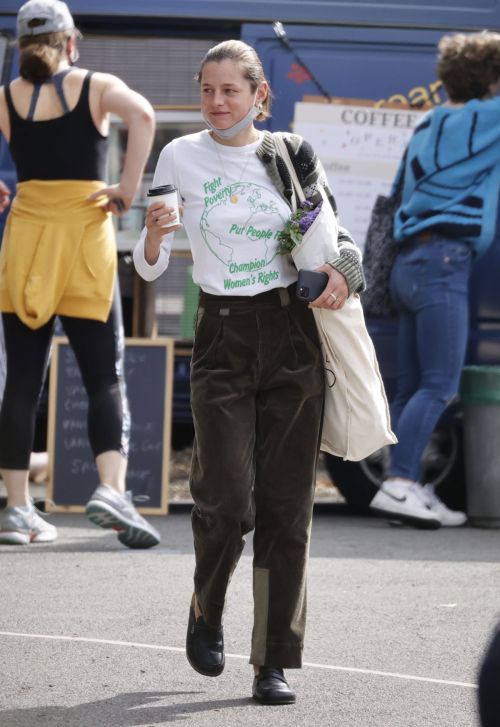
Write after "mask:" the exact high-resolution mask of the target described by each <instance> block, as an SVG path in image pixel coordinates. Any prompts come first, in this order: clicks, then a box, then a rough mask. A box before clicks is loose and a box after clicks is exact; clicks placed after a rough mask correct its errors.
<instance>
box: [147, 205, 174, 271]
mask: <svg viewBox="0 0 500 727" xmlns="http://www.w3.org/2000/svg"><path fill="white" fill-rule="evenodd" d="M182 212H183V209H182V207H179V215H181V214H182ZM174 220H175V208H174V207H167V205H166V204H165V203H164V202H153V203H152V204H151V205H150V206H149V207H148V210H147V212H146V218H145V220H144V224H145V225H146V229H147V235H146V239H145V241H144V255H145V258H146V261H147V262H148V263H149V264H150V265H154V264H155V262H156V261H157V260H158V255H159V253H160V245H161V240H162V237H163V236H164V235H168V234H169V233H170V232H175V231H176V230H180V228H181V227H182V225H180V224H177V225H173V224H172V222H173V221H174Z"/></svg>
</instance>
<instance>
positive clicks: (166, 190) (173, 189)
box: [147, 184, 177, 197]
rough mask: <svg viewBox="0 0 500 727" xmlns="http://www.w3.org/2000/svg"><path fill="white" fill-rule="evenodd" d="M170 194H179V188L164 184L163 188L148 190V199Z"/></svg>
mask: <svg viewBox="0 0 500 727" xmlns="http://www.w3.org/2000/svg"><path fill="white" fill-rule="evenodd" d="M170 192H177V187H175V186H174V185H173V184H164V185H163V186H162V187H152V188H151V189H149V190H148V195H147V196H148V197H158V196H159V195H160V194H169V193H170Z"/></svg>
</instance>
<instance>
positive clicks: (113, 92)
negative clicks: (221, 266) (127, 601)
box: [0, 0, 159, 548]
mask: <svg viewBox="0 0 500 727" xmlns="http://www.w3.org/2000/svg"><path fill="white" fill-rule="evenodd" d="M17 31H18V43H19V49H20V74H21V75H20V77H19V78H16V79H15V80H14V81H13V82H12V83H10V84H9V85H7V86H5V87H3V88H2V89H0V131H1V133H2V134H3V135H4V136H5V138H6V139H7V141H8V142H9V146H10V150H11V153H12V156H13V159H14V161H15V164H16V170H17V176H18V181H19V183H18V185H17V188H16V196H15V199H14V201H13V202H12V205H11V211H10V213H9V216H8V219H7V224H6V229H5V234H4V238H3V243H2V250H1V253H0V310H1V311H2V318H3V327H4V333H5V347H6V353H7V379H6V384H5V392H4V398H3V402H2V409H1V413H0V471H1V474H2V477H3V480H4V483H5V485H6V487H7V493H8V507H7V509H6V510H5V512H4V514H3V517H2V520H1V522H0V543H10V544H28V543H32V542H47V541H51V540H54V539H55V538H56V537H57V531H56V528H55V527H54V526H52V525H49V524H48V523H46V522H45V521H44V520H43V519H42V518H40V517H39V516H38V514H37V513H36V510H35V509H34V507H33V504H32V502H31V499H30V498H29V492H28V468H29V459H30V453H31V447H32V443H33V435H34V424H35V414H36V406H37V399H38V395H39V392H40V390H41V388H42V384H43V381H44V378H45V373H46V368H47V363H48V358H49V352H50V344H51V340H52V335H53V330H54V321H55V316H56V315H58V316H60V319H61V322H62V325H63V327H64V330H65V332H66V335H67V336H68V339H69V342H70V344H71V346H72V348H73V350H74V352H75V356H76V359H77V361H78V365H79V367H80V370H81V373H82V378H83V382H84V385H85V388H86V390H87V394H88V397H89V412H88V433H89V439H90V443H91V447H92V450H93V453H94V456H95V461H96V466H97V472H98V475H99V480H100V484H99V486H98V487H97V489H96V491H95V492H94V494H93V495H92V497H91V500H90V501H89V503H88V505H87V514H88V516H89V518H90V519H91V520H92V521H93V522H95V523H96V524H98V525H101V526H102V527H108V528H111V527H112V528H114V529H115V530H117V531H118V537H119V540H120V541H121V542H122V543H123V544H124V545H127V546H129V547H142V548H144V547H150V546H152V545H156V544H157V543H158V542H159V536H158V533H157V532H156V531H155V529H154V528H152V527H151V526H150V525H149V524H148V523H147V522H146V521H145V520H144V519H143V518H142V517H141V516H140V515H139V513H137V511H136V509H135V507H134V505H133V504H132V499H131V494H130V493H125V481H126V471H127V453H128V440H129V429H130V417H129V413H128V403H127V398H126V392H125V385H124V379H123V326H122V320H121V307H120V294H119V288H118V282H117V278H116V264H117V256H116V244H115V238H114V230H113V225H112V221H111V214H110V213H113V214H117V213H119V212H123V211H124V210H127V209H128V208H129V207H130V205H131V203H132V199H133V196H134V194H135V192H136V189H137V186H138V184H139V182H140V180H141V176H142V172H143V169H144V165H145V163H146V159H147V156H148V154H149V151H150V148H151V143H152V138H153V133H154V116H153V111H152V109H151V106H150V105H149V103H148V102H147V101H146V99H144V98H143V97H142V96H140V95H139V94H137V93H135V92H133V91H131V90H130V89H129V88H128V87H127V86H126V85H125V84H124V83H123V82H122V81H120V80H119V79H118V78H116V77H114V76H110V75H107V74H101V73H91V72H89V71H86V70H83V69H81V68H76V67H74V63H75V61H76V59H77V57H78V51H77V31H76V29H75V26H74V22H73V18H72V17H71V14H70V12H69V10H68V8H67V6H66V5H65V3H63V2H60V0H30V1H29V2H27V3H26V4H24V5H23V6H22V7H21V8H20V10H19V13H18V16H17ZM110 114H116V115H117V116H118V117H120V118H121V119H122V120H123V121H124V122H125V124H126V126H127V127H128V133H129V137H128V146H127V151H126V156H125V160H124V168H123V173H122V175H121V179H120V182H119V183H118V184H117V185H114V186H113V187H107V186H106V184H105V182H104V179H105V165H106V156H107V149H108V138H107V137H108V130H109V118H110Z"/></svg>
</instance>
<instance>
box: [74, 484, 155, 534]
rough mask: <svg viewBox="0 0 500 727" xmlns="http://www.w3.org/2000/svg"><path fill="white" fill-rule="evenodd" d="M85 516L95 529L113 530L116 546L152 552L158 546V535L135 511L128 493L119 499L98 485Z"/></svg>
mask: <svg viewBox="0 0 500 727" xmlns="http://www.w3.org/2000/svg"><path fill="white" fill-rule="evenodd" d="M85 512H86V514H87V517H88V519H89V520H90V521H91V522H93V523H94V524H95V525H99V527H101V528H113V530H116V531H117V532H118V540H119V541H120V543H123V545H126V546H127V547H129V548H152V547H153V545H158V543H159V542H160V534H159V533H158V531H157V530H155V529H154V527H153V526H152V525H150V524H149V523H148V522H146V520H144V518H143V517H142V515H139V513H138V512H137V510H136V509H135V507H134V504H133V502H132V492H131V491H130V490H129V491H128V492H126V493H125V494H124V495H120V493H119V492H117V491H116V490H115V489H114V488H113V487H110V486H109V485H99V487H98V488H97V489H96V490H95V492H94V494H93V495H92V497H91V498H90V500H89V501H88V503H87V507H86V508H85Z"/></svg>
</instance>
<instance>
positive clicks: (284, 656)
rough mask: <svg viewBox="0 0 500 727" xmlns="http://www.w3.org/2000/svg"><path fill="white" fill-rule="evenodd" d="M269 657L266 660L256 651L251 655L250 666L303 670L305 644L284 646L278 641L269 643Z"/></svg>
mask: <svg viewBox="0 0 500 727" xmlns="http://www.w3.org/2000/svg"><path fill="white" fill-rule="evenodd" d="M266 646H267V655H266V657H265V659H263V658H262V655H261V654H259V653H255V652H254V649H253V648H252V651H251V653H250V659H249V660H248V663H249V664H254V665H255V666H275V667H277V668H279V669H301V668H302V651H303V649H304V644H303V643H298V644H283V643H278V642H276V641H268V642H267V645H266Z"/></svg>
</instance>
